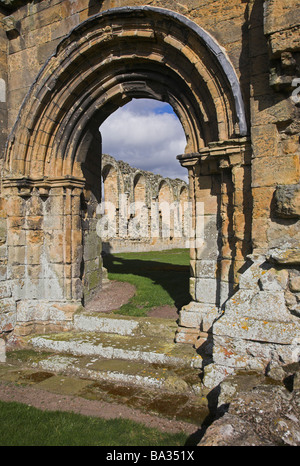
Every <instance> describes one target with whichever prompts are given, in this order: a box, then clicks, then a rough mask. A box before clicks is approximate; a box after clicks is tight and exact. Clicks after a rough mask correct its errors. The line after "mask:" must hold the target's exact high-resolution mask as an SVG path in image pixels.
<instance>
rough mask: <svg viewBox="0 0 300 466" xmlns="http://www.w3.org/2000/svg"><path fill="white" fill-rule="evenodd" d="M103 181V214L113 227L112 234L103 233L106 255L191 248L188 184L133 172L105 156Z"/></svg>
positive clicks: (132, 169) (103, 159)
mask: <svg viewBox="0 0 300 466" xmlns="http://www.w3.org/2000/svg"><path fill="white" fill-rule="evenodd" d="M102 177H103V190H104V192H103V193H102V195H103V199H104V203H105V202H108V205H107V207H105V212H104V214H105V215H106V218H107V226H108V223H109V222H111V224H113V226H114V228H113V230H114V231H112V232H111V233H109V232H107V235H104V231H103V233H102V249H103V251H104V252H107V253H117V252H126V251H128V252H129V251H130V252H141V251H153V250H162V249H170V248H186V247H189V238H190V237H189V236H188V231H187V226H188V225H187V224H188V222H189V217H188V214H189V207H190V205H189V192H188V185H187V183H185V182H184V181H183V180H180V179H170V178H163V177H162V176H161V175H155V174H154V173H151V172H148V171H145V170H140V169H137V168H133V167H131V166H130V165H129V164H127V163H125V162H123V161H117V160H115V159H114V158H113V157H112V156H110V155H106V154H103V155H102ZM121 204H122V205H121ZM103 220H104V217H103ZM162 222H165V228H164V225H163V224H162ZM174 222H175V223H176V222H177V223H178V225H177V224H176V228H175V227H174ZM103 223H104V222H103ZM104 236H105V237H104Z"/></svg>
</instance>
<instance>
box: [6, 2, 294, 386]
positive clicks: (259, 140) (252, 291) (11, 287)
mask: <svg viewBox="0 0 300 466" xmlns="http://www.w3.org/2000/svg"><path fill="white" fill-rule="evenodd" d="M0 24H1V28H0V128H1V129H0V168H1V195H0V204H1V211H0V282H1V287H0V296H2V297H0V300H1V308H0V309H1V311H0V322H1V330H2V331H3V332H4V333H8V332H12V331H13V329H15V331H16V332H19V333H21V334H24V333H29V332H31V331H37V329H40V330H41V331H46V330H51V331H52V330H54V329H55V328H56V330H57V329H59V330H68V329H69V328H70V327H71V326H72V325H73V317H72V316H73V314H74V312H75V311H76V309H78V307H79V306H80V305H82V304H83V305H84V304H85V302H86V301H87V300H88V299H89V298H91V297H93V295H94V293H95V291H96V290H97V289H98V288H99V286H101V282H102V280H103V269H102V264H101V257H100V254H101V250H102V242H101V238H100V237H99V234H98V231H97V224H98V220H99V215H98V212H97V205H98V204H99V202H100V200H101V189H100V184H101V183H100V179H101V170H102V169H101V160H100V157H99V147H100V144H101V138H100V135H99V131H98V128H99V126H100V125H101V123H102V122H103V121H104V119H106V118H107V117H108V116H109V115H110V114H111V113H113V112H114V111H115V110H116V109H117V108H118V107H120V106H123V105H124V104H126V103H127V102H129V101H130V100H131V99H132V98H135V97H137V98H139V97H147V98H154V99H158V100H161V101H166V102H168V103H170V104H171V105H172V106H173V108H174V110H175V112H176V114H177V115H178V117H179V119H180V121H181V123H182V126H183V129H184V132H185V135H186V140H187V145H186V149H185V153H184V154H181V155H179V156H178V159H179V162H180V163H181V164H182V165H183V166H185V167H186V168H187V170H188V174H189V197H190V199H191V200H192V208H191V210H192V212H191V216H190V217H191V224H192V227H193V229H192V235H191V238H189V246H190V255H191V279H190V293H191V296H192V299H193V303H192V304H191V307H190V308H188V309H183V310H182V314H181V317H180V326H179V328H178V333H177V340H178V341H181V342H182V341H186V342H188V343H190V344H191V343H192V344H194V345H195V346H196V348H197V351H198V352H199V353H202V354H205V355H206V356H205V364H206V370H207V377H206V379H207V380H208V379H210V381H209V385H210V386H214V384H216V383H217V381H219V379H220V376H221V374H223V376H225V375H226V372H228V371H229V372H230V373H231V372H232V371H233V372H234V371H235V370H236V368H239V367H244V368H248V369H249V368H256V369H257V368H260V370H262V371H264V370H265V369H266V367H267V366H268V365H269V364H271V363H272V365H273V364H276V365H277V366H280V365H281V364H282V360H284V362H285V363H288V362H293V360H294V358H295V354H296V353H297V351H298V347H299V315H300V310H299V304H300V303H299V301H300V296H299V283H298V281H299V280H298V278H297V277H298V276H299V264H300V260H299V241H300V223H299V222H300V221H299V205H298V204H299V202H298V201H299V199H298V198H299V174H300V165H299V155H300V151H299V131H300V124H299V116H300V114H299V99H300V96H299V95H300V93H299V79H300V75H299V69H300V61H299V60H300V59H299V5H297V2H296V0H292V1H287V0H284V1H281V0H267V1H266V2H264V3H263V2H240V1H238V0H230V1H226V2H224V1H221V0H203V1H196V2H194V1H190V0H183V1H180V2H179V1H176V0H168V1H164V2H162V1H161V0H154V1H153V0H151V1H150V0H149V1H140V0H118V1H115V0H105V1H103V2H98V1H96V0H95V1H94V0H93V1H90V0H80V1H79V2H73V1H70V0H49V1H47V2H34V1H27V2H25V4H24V3H23V2H18V1H8V0H3V1H1V2H0ZM112 155H113V154H112ZM121 170H124V171H125V172H126V167H125V166H123V167H122V169H121ZM102 175H103V172H102ZM116 183H117V182H116V180H115V181H114V179H113V177H112V178H111V183H110V186H109V187H107V189H108V192H109V195H108V197H110V199H111V200H112V199H113V195H114V194H113V193H114V190H115V188H116ZM144 187H145V185H144V184H143V179H142V177H139V179H137V180H136V185H135V188H136V189H135V193H134V194H135V196H136V198H137V199H141V196H142V195H143V191H144ZM160 195H161V198H162V199H164V200H165V199H166V198H167V197H166V196H167V189H166V186H164V187H162V189H161V193H160ZM132 223H133V222H132ZM145 226H146V223H145V225H144V224H141V225H140V228H143V227H145ZM169 237H170V234H169ZM174 237H175V235H174ZM250 254H251V257H250V256H249V255H250ZM249 261H250V262H251V261H252V262H254V265H251V264H250V263H249ZM194 303H195V306H193V304H194ZM192 309H193V310H192ZM224 345H225V347H224ZM224 348H225V349H226V351H224ZM204 369H205V368H204ZM212 374H215V379H214V377H213V376H212ZM204 379H205V377H204Z"/></svg>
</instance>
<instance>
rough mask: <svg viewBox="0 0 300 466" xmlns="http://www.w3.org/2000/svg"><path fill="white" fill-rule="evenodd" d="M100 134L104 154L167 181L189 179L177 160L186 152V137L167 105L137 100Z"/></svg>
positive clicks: (105, 124)
mask: <svg viewBox="0 0 300 466" xmlns="http://www.w3.org/2000/svg"><path fill="white" fill-rule="evenodd" d="M100 131H101V134H102V151H103V153H106V154H109V155H112V156H113V157H115V158H116V159H118V160H123V161H125V162H127V163H129V164H130V165H131V166H133V167H137V168H141V169H143V170H149V171H151V172H153V173H159V174H161V175H162V176H164V177H170V178H176V177H179V178H183V179H185V180H186V179H187V170H186V169H185V168H182V167H181V165H180V164H179V162H178V160H177V159H176V155H178V154H182V153H183V152H184V149H185V145H186V139H185V135H184V132H183V129H182V126H181V123H180V122H179V120H178V118H177V116H176V115H175V114H174V113H173V111H172V109H171V107H170V106H168V105H167V104H165V103H162V102H158V101H155V100H150V99H139V100H137V99H134V100H133V101H132V102H130V103H129V104H127V105H125V106H124V107H122V108H119V109H118V110H117V111H116V112H115V113H113V114H112V115H111V116H110V117H109V118H108V119H107V120H106V121H105V122H104V123H103V124H102V125H101V127H100Z"/></svg>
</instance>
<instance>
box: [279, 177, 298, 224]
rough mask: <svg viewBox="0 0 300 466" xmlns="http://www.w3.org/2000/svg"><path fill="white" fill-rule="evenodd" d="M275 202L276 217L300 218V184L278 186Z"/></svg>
mask: <svg viewBox="0 0 300 466" xmlns="http://www.w3.org/2000/svg"><path fill="white" fill-rule="evenodd" d="M274 200H275V205H276V207H275V215H276V217H281V218H300V183H298V184H293V185H285V186H277V187H276V190H275V194H274Z"/></svg>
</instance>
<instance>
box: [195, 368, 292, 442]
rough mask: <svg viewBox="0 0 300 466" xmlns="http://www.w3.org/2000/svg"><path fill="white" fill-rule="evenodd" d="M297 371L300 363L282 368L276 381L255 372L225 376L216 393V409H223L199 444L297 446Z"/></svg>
mask: <svg viewBox="0 0 300 466" xmlns="http://www.w3.org/2000/svg"><path fill="white" fill-rule="evenodd" d="M298 374H299V364H297V365H295V366H294V367H291V366H290V368H288V367H287V368H286V371H284V370H282V374H281V377H280V378H279V379H278V378H276V379H277V381H276V379H274V378H271V377H264V376H262V375H259V374H255V373H252V374H251V373H248V374H244V375H242V373H241V374H239V375H237V376H235V377H228V378H227V380H225V381H224V382H223V383H221V385H220V387H221V389H220V394H219V397H218V405H219V410H222V409H223V412H224V411H226V412H225V414H224V415H223V416H222V417H221V418H220V419H218V420H216V421H215V422H213V423H212V425H211V426H210V427H209V428H208V429H207V431H206V433H205V435H204V436H203V438H202V439H201V441H200V443H199V446H225V445H227V446H283V445H285V446H299V445H300V422H299V418H300V412H299V396H300V392H299V387H298V386H297V382H296V381H297V376H298ZM270 375H271V373H270ZM284 381H285V384H284V383H283V382H284ZM294 381H295V383H294ZM285 385H287V386H288V388H287V387H286V386H285ZM228 406H229V408H228Z"/></svg>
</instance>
